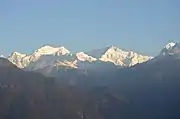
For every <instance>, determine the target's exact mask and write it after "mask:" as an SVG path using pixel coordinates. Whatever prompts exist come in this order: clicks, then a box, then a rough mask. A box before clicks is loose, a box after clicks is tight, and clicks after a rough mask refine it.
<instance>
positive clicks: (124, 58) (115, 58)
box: [88, 46, 152, 67]
mask: <svg viewBox="0 0 180 119" xmlns="http://www.w3.org/2000/svg"><path fill="white" fill-rule="evenodd" d="M88 54H89V55H91V56H94V57H96V58H98V59H99V60H101V61H104V62H112V63H114V64H115V65H119V66H128V67H129V66H133V65H135V64H137V63H142V62H145V61H148V60H150V59H151V58H152V57H149V56H143V55H141V54H138V53H136V52H133V51H126V50H122V49H119V48H117V47H115V46H110V47H106V48H104V49H98V50H94V51H91V52H89V53H88Z"/></svg>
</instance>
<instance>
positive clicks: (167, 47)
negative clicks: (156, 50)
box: [164, 42, 176, 49]
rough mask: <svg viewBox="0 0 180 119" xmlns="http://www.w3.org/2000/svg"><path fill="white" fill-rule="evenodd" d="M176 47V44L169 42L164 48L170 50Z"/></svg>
mask: <svg viewBox="0 0 180 119" xmlns="http://www.w3.org/2000/svg"><path fill="white" fill-rule="evenodd" d="M175 45H176V43H174V42H169V43H168V44H167V45H166V46H165V47H164V48H166V49H171V48H172V47H174V46H175Z"/></svg>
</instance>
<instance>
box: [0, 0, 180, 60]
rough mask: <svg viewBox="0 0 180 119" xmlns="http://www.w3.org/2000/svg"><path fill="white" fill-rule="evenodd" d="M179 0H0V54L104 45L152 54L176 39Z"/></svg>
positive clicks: (179, 30) (178, 37) (179, 22)
mask: <svg viewBox="0 0 180 119" xmlns="http://www.w3.org/2000/svg"><path fill="white" fill-rule="evenodd" d="M179 6H180V1H179V0H0V54H3V55H9V54H10V53H12V52H13V51H18V52H24V53H31V52H32V51H33V50H34V49H37V48H38V47H40V46H42V45H44V44H52V45H63V46H65V47H67V48H68V49H70V50H72V51H74V52H75V51H77V52H78V51H90V50H92V49H96V48H101V47H105V46H109V45H115V46H117V47H119V48H124V49H131V50H134V51H137V52H140V53H143V54H146V55H152V56H153V55H156V54H158V53H159V52H160V50H161V48H162V47H163V46H164V45H165V44H167V43H168V42H169V41H175V42H180V7H179Z"/></svg>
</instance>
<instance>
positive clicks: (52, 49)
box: [35, 45, 70, 55]
mask: <svg viewBox="0 0 180 119" xmlns="http://www.w3.org/2000/svg"><path fill="white" fill-rule="evenodd" d="M69 53H70V51H69V50H68V49H66V48H65V47H63V46H60V47H57V46H49V45H44V46H42V47H40V48H39V49H37V50H36V51H35V54H40V55H51V54H55V55H65V54H69Z"/></svg>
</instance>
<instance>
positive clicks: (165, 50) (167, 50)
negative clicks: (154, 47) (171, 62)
mask: <svg viewBox="0 0 180 119" xmlns="http://www.w3.org/2000/svg"><path fill="white" fill-rule="evenodd" d="M176 44H177V43H174V42H170V43H168V44H167V45H165V46H164V48H163V49H162V50H161V53H160V55H162V56H164V55H167V54H171V52H172V49H173V47H174V46H176Z"/></svg>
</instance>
